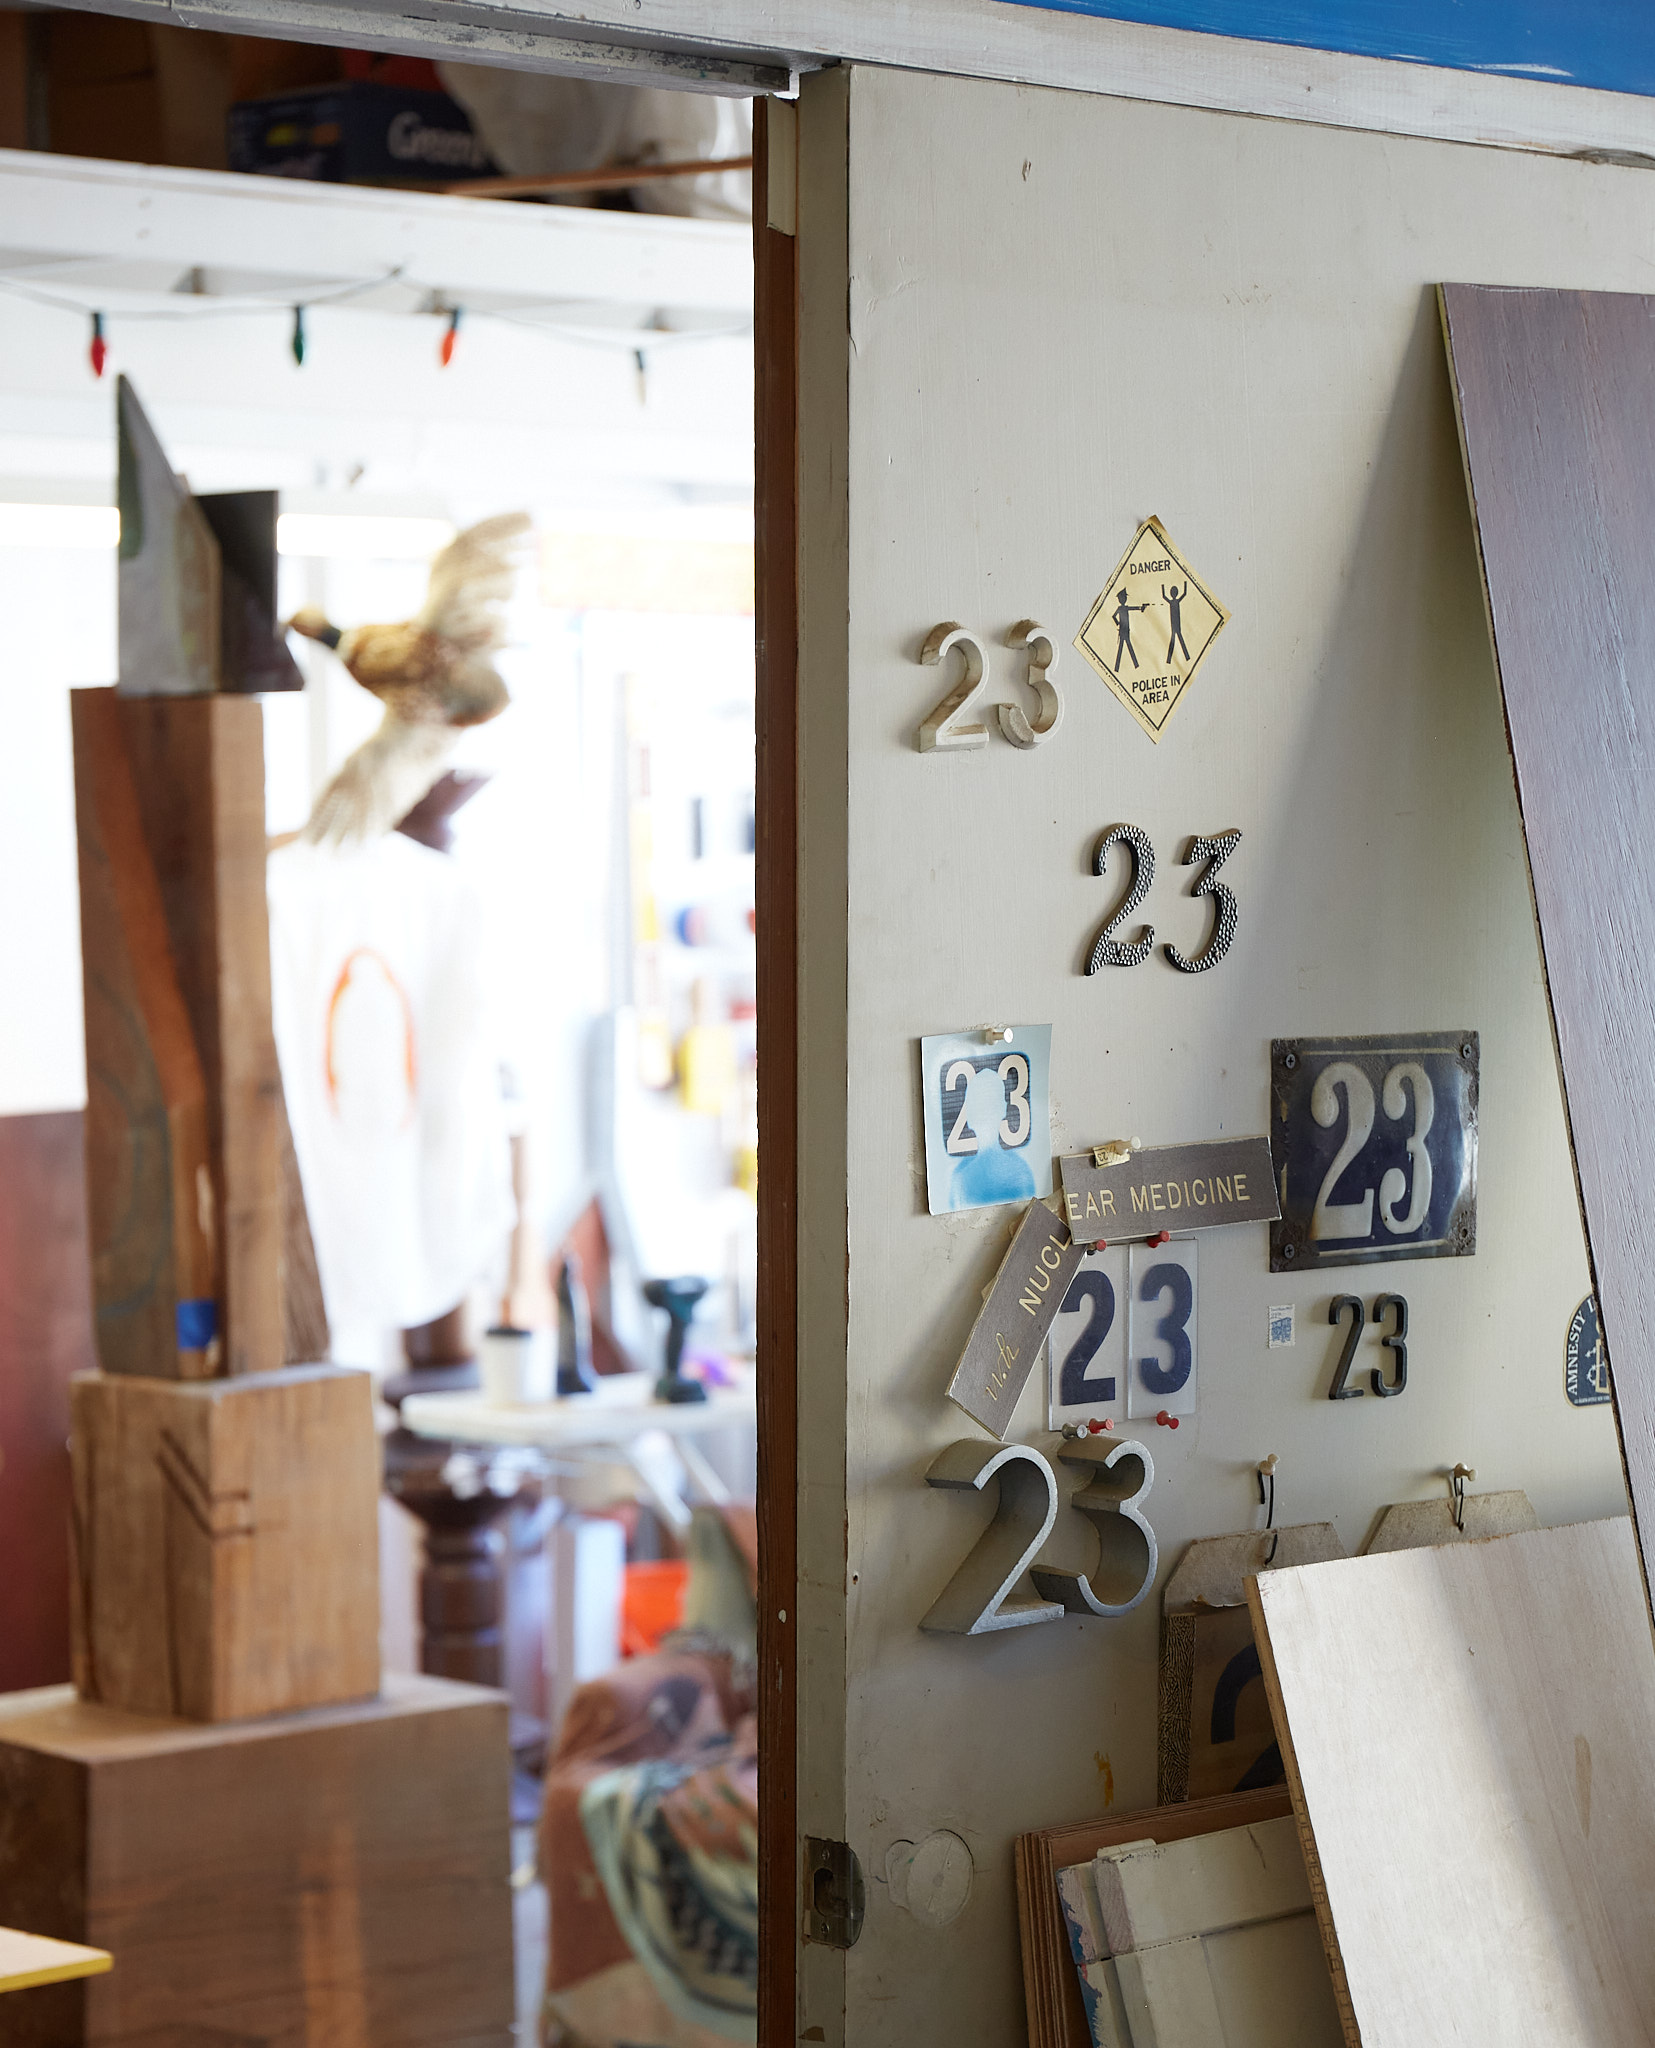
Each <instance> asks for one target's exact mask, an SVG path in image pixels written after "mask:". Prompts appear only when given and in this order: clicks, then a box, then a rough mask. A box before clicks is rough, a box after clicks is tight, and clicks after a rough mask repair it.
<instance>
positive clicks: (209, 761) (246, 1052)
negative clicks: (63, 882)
mask: <svg viewBox="0 0 1655 2048" xmlns="http://www.w3.org/2000/svg"><path fill="white" fill-rule="evenodd" d="M118 705H119V713H120V720H121V730H122V734H123V736H124V739H125V742H126V749H127V754H128V758H129V759H130V761H131V764H132V776H133V781H134V783H135V784H136V787H137V791H138V803H139V810H140V814H141V816H142V819H143V827H144V837H145V840H146V842H147V844H148V847H149V852H150V858H151V860H152V861H153V862H154V866H155V874H156V879H157V881H158V883H159V885H160V893H161V902H162V905H163V907H164V910H165V913H166V923H167V932H168V935H169V938H170V940H171V946H172V957H173V960H174V962H175V963H176V966H177V973H178V985H179V989H180V991H181V993H182V995H183V998H184V1004H185V1007H186V1009H187V1010H188V1012H189V1017H190V1023H191V1026H192V1028H193V1031H194V1035H195V1043H196V1047H197V1049H198V1051H199V1053H200V1057H201V1069H202V1074H203V1076H204V1078H205V1081H206V1089H207V1121H208V1132H209V1140H210V1143H211V1147H212V1154H213V1180H214V1189H215V1192H216V1194H217V1196H218V1200H219V1209H218V1213H219V1216H220V1218H221V1227H222V1236H223V1268H224V1332H223V1335H224V1364H225V1369H226V1370H227V1371H228V1372H230V1373H232V1374H235V1373H244V1372H266V1371H269V1370H271V1369H272V1368H274V1367H276V1366H279V1365H281V1364H282V1362H283V1359H284V1355H285V1341H284V1326H283V1313H282V1247H283V1210H282V1166H281V1121H282V1108H281V1076H280V1072H279V1070H278V1068H277V1065H276V1040H275V1034H274V1031H273V1029H272V1026H271V1021H270V917H269V910H268V907H267V903H266V898H265V886H264V858H265V832H264V722H263V721H264V714H263V712H262V710H261V709H260V707H259V705H258V704H257V702H255V701H254V700H253V699H251V698H247V697H126V696H123V697H121V698H119V699H118Z"/></svg>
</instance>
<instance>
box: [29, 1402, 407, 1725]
mask: <svg viewBox="0 0 1655 2048" xmlns="http://www.w3.org/2000/svg"><path fill="white" fill-rule="evenodd" d="M70 1406H71V1415H72V1425H73V1426H72V1436H71V1461H72V1465H73V1480H74V1534H75V1563H74V1572H73V1594H74V1597H73V1624H74V1668H75V1683H76V1686H77V1687H78V1689H79V1691H80V1693H81V1695H82V1697H83V1698H85V1699H87V1700H95V1701H99V1702H101V1703H102V1704H104V1705H106V1706H113V1707H120V1708H123V1709H125V1710H126V1711H127V1712H129V1713H139V1714H176V1715H181V1716H184V1717H186V1718H189V1719H192V1720H199V1721H229V1720H236V1719H240V1718H244V1717H250V1716H254V1715H259V1714H273V1713H282V1712H286V1711H288V1710H290V1709H293V1708H299V1707H312V1706H323V1705H328V1704H331V1703H334V1702H337V1701H343V1700H352V1699H362V1698H365V1697H367V1696H369V1695H371V1694H372V1693H374V1692H376V1691H377V1690H378V1687H379V1525H378V1494H379V1447H378V1441H377V1438H376V1436H375V1433H374V1424H373V1396H372V1388H371V1384H370V1381H369V1377H368V1375H367V1374H366V1373H363V1372H353V1371H349V1370H346V1369H344V1368H341V1367H338V1366H297V1367H293V1368H290V1369H288V1370H284V1371H281V1372H269V1373H256V1374H253V1375H250V1376H249V1377H246V1378H243V1379H238V1380H200V1381H179V1380H141V1379H133V1378H130V1377H128V1376H125V1375H120V1376H115V1375H106V1374H102V1373H87V1374H82V1375H80V1376H79V1377H77V1378H76V1379H75V1380H74V1381H73V1382H72V1383H71V1387H70Z"/></svg>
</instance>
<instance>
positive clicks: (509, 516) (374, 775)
mask: <svg viewBox="0 0 1655 2048" xmlns="http://www.w3.org/2000/svg"><path fill="white" fill-rule="evenodd" d="M529 523H530V522H529V516H528V514H527V513H526V512H505V513H501V514H500V515H499V516H498V517H497V518H494V519H484V520H482V521H480V522H479V524H477V525H476V526H472V527H468V528H467V529H466V531H465V532H464V533H462V534H459V535H458V536H456V538H455V539H454V540H452V541H450V542H449V544H448V546H447V547H445V548H444V549H443V551H442V553H441V554H440V555H438V556H437V558H436V560H435V561H434V562H433V563H432V564H431V580H430V583H429V585H428V586H427V588H426V593H425V602H424V604H423V605H421V607H420V609H419V610H418V611H417V612H416V613H415V614H414V616H413V618H411V619H404V620H402V621H401V622H400V623H399V624H397V625H392V626H351V627H349V628H347V629H346V630H345V631H343V632H341V631H340V629H339V628H338V627H337V626H335V625H333V624H331V623H330V622H329V620H328V619H326V618H325V617H324V616H323V614H322V613H321V612H319V611H318V610H317V609H316V608H315V607H314V606H313V605H307V606H306V607H305V608H304V609H303V610H301V611H298V612H295V613H294V615H293V617H292V618H291V619H290V620H289V621H288V628H289V630H290V631H291V632H294V633H301V634H303V635H304V637H305V638H306V639H307V640H320V641H321V643H322V645H323V646H324V647H331V648H332V649H333V650H334V652H335V653H336V654H337V655H338V656H339V659H340V660H341V661H342V662H343V663H344V664H345V666H346V668H347V669H349V670H350V672H351V674H352V676H353V677H354V678H355V679H356V681H357V682H359V683H360V684H361V685H362V687H363V688H364V689H365V690H371V691H372V692H373V694H374V695H375V696H376V697H377V698H378V699H379V700H380V702H381V703H382V704H383V705H384V706H385V716H384V719H383V720H382V722H381V724H380V727H379V730H378V731H377V732H376V733H375V734H374V735H373V737H372V738H371V739H368V740H365V741H364V742H363V743H362V745H361V746H359V747H358V748H357V750H356V752H355V753H354V754H352V755H351V756H350V758H349V759H348V760H347V761H346V762H345V764H344V766H343V767H342V768H341V769H340V770H339V772H338V774H337V775H335V776H334V778H333V780H332V781H331V782H330V783H329V784H328V786H327V788H326V789H324V790H323V791H322V793H321V795H320V796H319V797H318V798H317V799H316V803H315V806H314V807H313V809H312V811H311V814H310V822H309V824H308V825H306V827H305V837H306V838H307V839H308V840H310V841H311V842H312V843H313V844H314V845H334V846H342V845H345V844H347V843H348V842H350V841H351V840H368V839H377V838H380V837H381V836H383V834H385V833H387V832H389V831H391V830H392V829H393V828H394V827H395V825H396V823H397V820H398V819H399V818H402V817H403V816H405V815H406V813H407V812H408V811H409V810H411V809H412V808H413V806H414V805H415V804H417V803H418V802H419V800H420V798H421V797H422V796H424V795H425V793H426V791H427V790H429V789H430V788H431V786H432V785H433V784H434V783H435V782H436V781H437V780H438V778H439V777H440V776H441V775H442V772H443V769H444V766H445V764H446V762H447V759H448V755H449V752H450V750H451V749H452V747H453V745H454V739H455V735H456V734H457V733H458V732H459V731H460V730H461V728H462V727H465V726H468V725H483V724H485V723H486V722H487V721H488V720H489V719H491V718H497V717H498V716H499V715H500V713H501V712H502V711H504V710H505V708H506V706H507V705H508V704H509V703H510V702H511V698H510V696H509V695H508V693H507V690H506V686H505V684H504V683H503V682H502V681H501V680H500V676H499V674H498V672H497V671H496V669H495V666H494V660H493V656H494V652H495V650H496V649H497V648H498V647H499V645H500V643H501V639H502V638H503V630H504V629H503V623H502V620H501V608H502V606H503V605H504V603H505V600H506V599H507V598H508V597H509V596H510V595H511V588H512V583H513V580H514V578H515V575H516V557H517V553H518V547H519V543H520V542H521V541H522V539H523V536H524V535H525V534H526V533H527V532H528V530H529Z"/></svg>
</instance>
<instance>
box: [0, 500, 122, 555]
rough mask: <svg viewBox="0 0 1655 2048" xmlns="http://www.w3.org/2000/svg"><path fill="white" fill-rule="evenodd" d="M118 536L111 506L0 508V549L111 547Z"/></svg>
mask: <svg viewBox="0 0 1655 2048" xmlns="http://www.w3.org/2000/svg"><path fill="white" fill-rule="evenodd" d="M120 537H121V515H120V514H119V513H118V512H117V511H116V510H115V508H114V506H113V505H0V548H112V547H113V546H114V545H115V543H116V541H118V540H119V539H120Z"/></svg>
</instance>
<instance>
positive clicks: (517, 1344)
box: [477, 1329, 553, 1408]
mask: <svg viewBox="0 0 1655 2048" xmlns="http://www.w3.org/2000/svg"><path fill="white" fill-rule="evenodd" d="M477 1371H478V1377H479V1378H480V1380H481V1381H482V1388H483V1399H484V1400H485V1401H487V1402H488V1404H489V1406H490V1407H492V1408H524V1407H528V1406H531V1405H532V1404H533V1403H535V1402H538V1401H549V1400H550V1399H551V1398H552V1381H553V1360H552V1333H551V1331H550V1330H506V1329H498V1330H490V1331H489V1332H488V1333H487V1335H486V1336H485V1337H484V1338H483V1342H482V1348H481V1349H480V1350H479V1352H478V1354H477Z"/></svg>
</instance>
